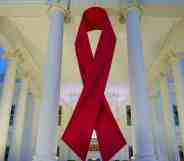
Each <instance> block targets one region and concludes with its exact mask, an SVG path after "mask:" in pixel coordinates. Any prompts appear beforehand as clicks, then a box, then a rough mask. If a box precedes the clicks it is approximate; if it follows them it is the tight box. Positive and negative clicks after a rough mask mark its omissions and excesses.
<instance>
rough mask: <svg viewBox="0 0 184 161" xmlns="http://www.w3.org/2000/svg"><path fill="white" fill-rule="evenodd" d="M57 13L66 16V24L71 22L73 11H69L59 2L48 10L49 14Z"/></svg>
mask: <svg viewBox="0 0 184 161" xmlns="http://www.w3.org/2000/svg"><path fill="white" fill-rule="evenodd" d="M55 11H59V12H61V13H63V14H64V21H65V23H69V22H70V21H71V11H70V10H69V9H66V8H65V6H64V4H62V3H58V2H57V3H56V2H55V3H52V4H50V6H49V10H48V12H49V14H51V13H53V12H55Z"/></svg>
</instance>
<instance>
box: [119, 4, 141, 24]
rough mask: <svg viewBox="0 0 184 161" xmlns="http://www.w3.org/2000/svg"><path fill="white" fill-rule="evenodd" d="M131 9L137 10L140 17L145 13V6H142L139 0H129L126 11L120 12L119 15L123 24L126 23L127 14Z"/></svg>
mask: <svg viewBox="0 0 184 161" xmlns="http://www.w3.org/2000/svg"><path fill="white" fill-rule="evenodd" d="M130 11H137V13H138V14H139V16H140V18H141V17H142V15H143V8H142V7H141V5H140V3H139V0H129V1H128V5H127V7H126V9H125V12H122V13H120V15H119V22H120V23H121V24H125V22H126V21H127V16H128V13H129V12H130Z"/></svg>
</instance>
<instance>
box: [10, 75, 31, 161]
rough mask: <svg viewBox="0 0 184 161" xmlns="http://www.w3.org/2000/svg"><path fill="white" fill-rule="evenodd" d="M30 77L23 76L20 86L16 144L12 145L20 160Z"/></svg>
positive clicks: (15, 132)
mask: <svg viewBox="0 0 184 161" xmlns="http://www.w3.org/2000/svg"><path fill="white" fill-rule="evenodd" d="M27 93H28V79H27V78H23V80H22V81H21V87H20V96H19V101H18V106H17V110H16V116H15V131H14V138H13V139H14V140H13V142H14V145H13V146H12V147H11V148H12V152H13V153H14V154H15V158H14V161H20V155H21V147H22V137H23V129H24V122H25V113H26V108H27Z"/></svg>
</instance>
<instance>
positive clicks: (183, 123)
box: [171, 58, 184, 148]
mask: <svg viewBox="0 0 184 161" xmlns="http://www.w3.org/2000/svg"><path fill="white" fill-rule="evenodd" d="M171 68H172V75H173V79H174V89H175V93H176V102H177V107H178V114H179V123H180V125H179V126H180V133H181V144H182V147H183V148H184V76H183V75H182V71H181V66H180V63H179V60H177V59H176V58H171Z"/></svg>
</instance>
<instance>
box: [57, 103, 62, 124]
mask: <svg viewBox="0 0 184 161" xmlns="http://www.w3.org/2000/svg"><path fill="white" fill-rule="evenodd" d="M61 117H62V106H61V105H60V106H59V111H58V126H61V121H62V120H61Z"/></svg>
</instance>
